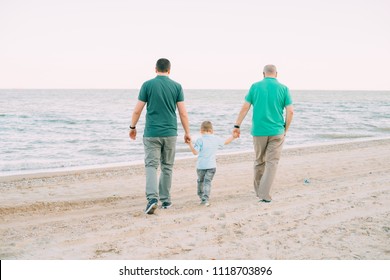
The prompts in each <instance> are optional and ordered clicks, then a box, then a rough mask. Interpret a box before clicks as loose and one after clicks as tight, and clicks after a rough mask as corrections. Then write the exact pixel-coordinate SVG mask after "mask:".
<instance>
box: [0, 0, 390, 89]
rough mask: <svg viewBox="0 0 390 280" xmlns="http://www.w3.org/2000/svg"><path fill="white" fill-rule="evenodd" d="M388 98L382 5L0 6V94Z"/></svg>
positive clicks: (345, 1)
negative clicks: (268, 71) (167, 66)
mask: <svg viewBox="0 0 390 280" xmlns="http://www.w3.org/2000/svg"><path fill="white" fill-rule="evenodd" d="M161 57H165V58H168V59H169V60H170V61H171V63H172V71H171V78H172V79H174V80H176V81H178V82H179V83H181V84H182V85H183V87H184V89H247V88H249V87H250V85H251V84H252V83H253V82H255V81H257V80H260V79H261V78H262V68H263V66H264V65H265V64H275V65H276V66H277V67H278V72H279V80H280V81H281V82H282V83H284V84H286V85H287V86H288V87H289V88H290V89H292V90H299V89H303V90H304V89H323V90H390V70H389V68H390V1H389V0H370V1H367V0H327V1H323V0H322V1H317V0H294V1H292V0H277V1H276V0H275V1H271V0H269V1H264V0H237V1H234V0H192V1H185V0H181V1H180V0H165V1H164V0H127V1H125V0H0V88H3V89H4V88H112V89H116V88H121V89H127V88H128V89H137V88H140V86H141V85H142V83H143V82H144V81H145V80H147V79H150V78H153V77H154V76H155V73H154V67H155V62H156V60H157V59H158V58H161Z"/></svg>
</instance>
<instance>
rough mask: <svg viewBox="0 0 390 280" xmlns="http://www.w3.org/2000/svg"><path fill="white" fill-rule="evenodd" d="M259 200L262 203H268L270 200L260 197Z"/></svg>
mask: <svg viewBox="0 0 390 280" xmlns="http://www.w3.org/2000/svg"><path fill="white" fill-rule="evenodd" d="M259 202H263V203H270V202H271V200H267V199H260V200H259Z"/></svg>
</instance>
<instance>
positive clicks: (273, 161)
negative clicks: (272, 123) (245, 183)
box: [253, 134, 284, 200]
mask: <svg viewBox="0 0 390 280" xmlns="http://www.w3.org/2000/svg"><path fill="white" fill-rule="evenodd" d="M283 143H284V134H281V135H276V136H253V146H254V149H255V157H256V158H255V162H254V180H253V185H254V188H255V192H256V195H257V197H258V198H260V199H265V200H271V196H270V190H271V187H272V183H273V181H274V179H275V175H276V170H277V168H278V163H279V159H280V155H281V153H282V147H283Z"/></svg>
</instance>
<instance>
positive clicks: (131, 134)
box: [129, 129, 137, 140]
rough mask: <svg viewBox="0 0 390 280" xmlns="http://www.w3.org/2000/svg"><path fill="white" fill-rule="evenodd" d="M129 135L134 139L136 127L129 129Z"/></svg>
mask: <svg viewBox="0 0 390 280" xmlns="http://www.w3.org/2000/svg"><path fill="white" fill-rule="evenodd" d="M129 137H130V139H132V140H135V138H136V137H137V130H136V129H130V131H129Z"/></svg>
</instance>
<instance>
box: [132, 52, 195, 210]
mask: <svg viewBox="0 0 390 280" xmlns="http://www.w3.org/2000/svg"><path fill="white" fill-rule="evenodd" d="M170 70H171V63H170V62H169V60H168V59H165V58H161V59H159V60H158V61H157V63H156V73H157V76H156V77H155V78H154V79H151V80H149V81H146V82H145V83H144V84H143V85H142V87H141V90H140V92H139V95H138V102H137V104H136V106H135V108H134V112H133V116H132V119H131V124H130V132H129V136H130V138H131V139H133V140H135V138H136V136H137V130H136V124H137V122H138V120H139V118H140V116H141V113H142V110H143V108H144V106H145V105H146V104H147V105H146V107H147V108H146V109H147V112H146V124H145V130H144V136H143V143H144V150H145V171H146V198H147V200H148V203H147V205H146V209H145V213H146V214H153V213H154V211H155V209H156V208H157V204H158V199H160V201H161V202H162V205H161V207H162V208H165V209H166V208H169V207H171V206H172V202H171V195H170V189H171V185H172V170H173V163H174V160H175V153H176V138H177V117H176V107H177V108H178V111H179V115H180V121H181V123H182V125H183V128H184V132H185V135H184V141H185V142H186V143H187V142H189V141H190V140H191V136H190V127H189V122H188V114H187V110H186V107H185V104H184V94H183V89H182V87H181V85H180V84H179V83H177V82H175V81H173V80H171V79H170V78H169V74H170ZM160 164H161V176H160V180H159V182H157V181H158V180H157V168H158V167H159V165H160Z"/></svg>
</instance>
